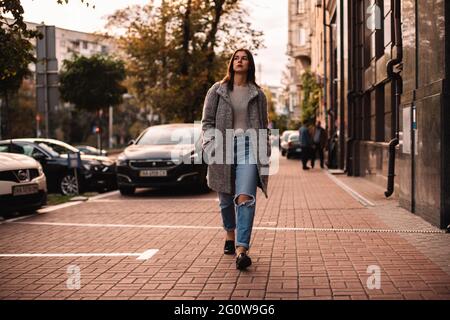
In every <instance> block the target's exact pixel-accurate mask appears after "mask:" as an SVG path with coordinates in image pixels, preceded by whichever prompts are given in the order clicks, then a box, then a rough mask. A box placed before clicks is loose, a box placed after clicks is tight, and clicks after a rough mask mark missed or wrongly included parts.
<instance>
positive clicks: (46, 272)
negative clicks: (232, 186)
mask: <svg viewBox="0 0 450 320" xmlns="http://www.w3.org/2000/svg"><path fill="white" fill-rule="evenodd" d="M338 179H340V181H343V182H344V183H346V184H347V185H349V186H350V187H352V188H354V189H355V190H357V191H358V192H359V193H361V194H362V195H363V196H364V197H367V198H368V199H370V200H371V201H372V202H374V203H375V206H374V207H366V206H364V205H363V204H362V203H360V202H359V201H357V200H356V199H355V198H354V197H352V196H351V195H350V194H349V193H348V192H347V191H345V190H344V189H342V188H341V187H340V186H338V185H337V184H336V183H335V182H334V181H333V180H331V179H330V177H329V176H328V174H327V173H326V171H324V170H320V169H314V170H311V171H308V172H304V171H302V170H301V166H300V162H299V161H298V160H287V159H285V158H282V159H281V160H280V170H279V172H278V173H277V174H276V175H274V176H272V177H271V180H270V184H269V199H265V197H264V196H263V194H262V193H261V192H260V190H258V192H259V193H258V195H257V211H256V217H255V223H254V227H255V229H254V232H253V236H252V242H251V250H250V255H251V257H252V260H253V265H252V266H251V267H250V268H249V269H248V270H247V271H238V270H236V269H235V259H234V257H233V256H226V255H224V254H223V242H224V232H223V230H222V228H221V219H220V214H219V209H218V201H217V195H216V194H215V193H214V192H211V193H209V194H206V195H196V194H187V195H186V194H183V193H177V192H173V191H170V192H164V191H163V192H160V191H152V190H150V191H146V190H142V191H139V192H138V193H137V194H136V195H135V196H130V197H121V196H120V195H118V194H114V195H111V196H109V197H107V198H103V199H98V200H93V201H87V202H85V203H82V204H79V205H76V206H72V207H68V208H64V209H60V210H57V211H53V212H49V213H45V214H39V215H36V216H33V217H29V218H27V219H23V220H20V221H15V222H7V223H3V224H1V225H0V254H20V253H117V252H119V253H120V252H131V253H142V252H144V251H146V250H148V249H159V251H158V252H157V253H156V254H155V255H154V256H153V257H152V258H150V259H149V260H145V261H140V260H136V257H133V256H129V257H97V256H96V257H0V299H108V300H111V299H187V300H192V299H233V300H241V299H243V300H252V299H257V300H260V299H269V300H276V299H289V300H292V299H294V300H297V299H450V267H449V266H450V251H449V250H450V249H449V248H450V245H449V244H450V237H449V234H444V233H439V230H438V229H436V228H434V227H433V226H431V225H429V224H427V223H426V222H424V221H423V220H422V219H420V218H418V217H416V216H414V215H413V214H411V213H408V212H406V211H405V210H403V209H401V208H399V207H398V206H396V202H395V199H390V200H386V199H383V198H382V191H383V190H382V189H381V188H378V189H377V187H375V186H373V185H372V184H371V183H370V182H367V181H365V180H362V179H355V178H347V177H343V176H341V177H339V178H338ZM429 231H431V232H433V233H427V232H429ZM71 265H76V266H78V267H79V268H80V270H81V276H80V279H81V286H80V289H78V290H73V289H68V287H67V281H68V273H67V268H68V266H71ZM369 266H378V267H379V268H380V272H381V273H380V274H381V282H380V288H379V289H370V288H369V287H368V285H367V282H368V279H369V277H370V276H371V274H370V273H368V267H369Z"/></svg>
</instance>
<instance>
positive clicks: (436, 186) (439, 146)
mask: <svg viewBox="0 0 450 320" xmlns="http://www.w3.org/2000/svg"><path fill="white" fill-rule="evenodd" d="M394 2H395V1H394V0H384V1H383V0H377V1H375V3H376V4H377V5H378V7H379V8H380V9H381V12H380V16H381V25H379V26H378V27H380V29H375V30H374V29H373V28H372V29H370V28H368V27H367V20H368V19H369V17H370V15H371V13H370V11H368V8H369V7H370V6H371V5H372V4H373V3H374V1H371V0H359V1H348V2H347V1H338V6H337V8H336V11H337V13H338V14H337V16H338V22H337V23H338V25H339V27H340V28H341V29H340V30H341V31H343V33H341V34H340V38H339V41H338V43H337V47H338V52H340V56H339V59H338V70H339V72H338V74H340V75H341V77H340V81H339V85H338V89H337V90H336V91H337V95H338V96H337V104H338V111H339V116H338V120H339V121H340V122H338V128H340V129H341V132H342V133H343V134H344V135H343V137H342V138H343V139H345V142H344V143H343V142H342V139H341V143H340V145H339V152H340V154H339V156H338V159H339V166H340V167H342V166H344V167H345V168H346V169H347V171H348V174H350V175H354V176H363V177H366V178H367V179H370V180H372V181H374V182H376V183H378V184H380V185H382V186H384V187H385V186H386V184H387V176H388V160H389V152H388V150H389V149H388V144H389V141H390V140H391V139H393V138H394V137H395V124H396V118H395V107H394V106H395V100H394V98H393V93H394V92H393V91H394V88H395V87H394V85H393V82H392V81H391V79H388V74H387V68H386V65H387V63H388V61H389V60H391V59H392V58H393V57H395V56H396V55H397V51H396V48H395V47H394V43H393V40H394V38H395V36H394V35H395V33H394V32H395V30H394V14H393V9H394ZM449 2H450V1H447V4H446V2H445V1H444V0H432V1H426V0H402V1H401V19H402V40H403V70H402V72H401V76H402V79H403V94H402V98H401V106H400V110H399V125H400V127H399V131H400V145H399V146H398V147H397V149H396V159H397V160H396V167H395V169H396V170H395V174H396V177H395V193H396V194H397V195H398V197H399V201H400V205H401V206H403V207H405V208H407V209H409V210H410V211H412V212H415V213H416V214H418V215H420V216H421V217H423V218H424V219H426V220H427V221H429V222H431V223H433V224H434V225H437V226H440V227H446V226H447V225H448V224H449V223H450V221H449V216H450V212H449V211H450V186H449V185H450V175H449V174H450V169H449V167H450V150H449V149H450V133H449V131H450V124H449V123H450V118H449V114H450V110H449V108H450V103H449V99H448V96H449V94H448V91H449V90H448V88H449V85H447V82H446V81H445V79H446V78H447V79H448V75H446V73H449V70H448V68H447V67H446V66H449V63H450V57H449V55H448V51H449V50H448V49H447V50H446V49H445V48H446V45H447V47H448V48H450V44H449V43H448V39H447V40H446V36H447V37H448V35H449V32H448V30H447V33H446V20H448V19H446V17H448V16H449V15H448V13H449V12H450V9H449V6H450V3H449ZM447 25H448V23H447ZM447 29H450V27H449V26H447ZM338 32H339V31H338ZM343 51H345V52H348V55H346V54H345V53H344V52H343ZM446 53H447V55H446ZM414 110H415V111H416V112H414ZM342 119H344V120H343V121H344V122H342ZM413 120H414V121H413ZM342 124H343V125H344V127H345V129H344V130H342V126H340V125H342ZM346 148H347V149H346ZM346 152H347V154H346V156H344V154H345V153H346ZM447 177H449V178H447ZM447 179H448V180H449V181H446V180H447Z"/></svg>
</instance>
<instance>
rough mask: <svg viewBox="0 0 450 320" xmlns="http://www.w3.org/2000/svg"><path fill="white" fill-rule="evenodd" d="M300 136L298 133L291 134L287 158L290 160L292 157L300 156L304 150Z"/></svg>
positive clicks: (288, 141)
mask: <svg viewBox="0 0 450 320" xmlns="http://www.w3.org/2000/svg"><path fill="white" fill-rule="evenodd" d="M299 137H300V135H299V133H298V132H297V131H295V132H293V133H291V134H290V135H289V138H288V140H287V149H286V158H288V159H290V158H292V156H294V155H295V156H300V155H301V153H302V148H301V147H300V138H299Z"/></svg>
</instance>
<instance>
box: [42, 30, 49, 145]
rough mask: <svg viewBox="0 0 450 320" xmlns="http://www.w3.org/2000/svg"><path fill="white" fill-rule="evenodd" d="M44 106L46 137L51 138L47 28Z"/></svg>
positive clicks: (45, 34)
mask: <svg viewBox="0 0 450 320" xmlns="http://www.w3.org/2000/svg"><path fill="white" fill-rule="evenodd" d="M43 29H44V39H43V41H44V58H43V59H44V106H45V137H46V138H49V124H48V119H49V116H48V111H49V108H48V65H47V58H48V53H47V51H48V48H47V37H48V33H47V26H44V28H43Z"/></svg>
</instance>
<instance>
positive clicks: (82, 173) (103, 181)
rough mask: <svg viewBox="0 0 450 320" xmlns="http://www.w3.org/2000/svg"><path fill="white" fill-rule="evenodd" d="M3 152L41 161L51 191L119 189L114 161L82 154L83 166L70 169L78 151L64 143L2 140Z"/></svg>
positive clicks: (34, 140) (0, 145) (70, 191)
mask: <svg viewBox="0 0 450 320" xmlns="http://www.w3.org/2000/svg"><path fill="white" fill-rule="evenodd" d="M0 151H1V152H10V153H18V154H24V155H27V156H30V157H32V158H34V159H35V160H37V161H39V162H40V163H41V165H42V168H43V170H44V173H45V176H46V177H47V187H48V190H49V191H50V192H60V193H61V194H64V195H74V194H77V193H82V192H83V191H88V190H95V191H99V192H100V191H105V190H113V189H115V188H117V184H116V173H115V163H114V162H113V161H112V160H110V159H109V158H107V157H102V156H89V155H84V154H81V155H80V160H81V163H80V166H79V167H78V168H77V169H73V168H70V167H69V164H68V154H75V153H78V152H79V150H78V149H76V148H74V147H72V146H71V145H69V144H67V143H64V142H62V141H58V140H54V139H41V138H27V139H11V140H3V141H0ZM75 170H76V171H75Z"/></svg>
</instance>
